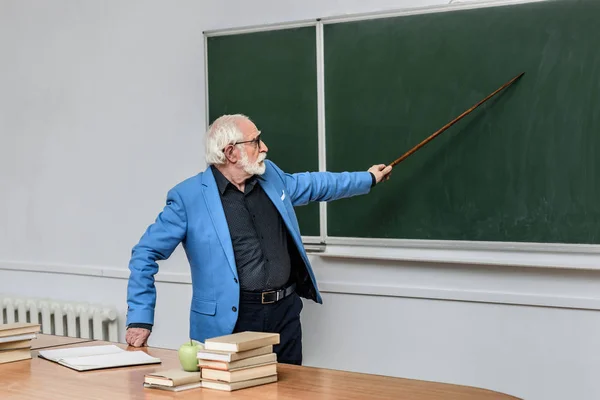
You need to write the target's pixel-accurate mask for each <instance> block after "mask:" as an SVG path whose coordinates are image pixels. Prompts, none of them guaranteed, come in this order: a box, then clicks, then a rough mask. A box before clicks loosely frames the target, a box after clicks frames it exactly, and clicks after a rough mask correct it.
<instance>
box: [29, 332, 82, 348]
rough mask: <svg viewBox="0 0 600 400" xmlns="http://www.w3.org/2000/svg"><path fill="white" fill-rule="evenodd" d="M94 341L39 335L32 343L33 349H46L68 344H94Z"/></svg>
mask: <svg viewBox="0 0 600 400" xmlns="http://www.w3.org/2000/svg"><path fill="white" fill-rule="evenodd" d="M92 341H93V339H82V338H72V337H68V336H54V335H46V334H44V333H38V334H37V338H35V339H33V340H32V341H31V349H32V350H38V349H45V348H48V347H56V346H65V345H68V344H75V343H85V342H92Z"/></svg>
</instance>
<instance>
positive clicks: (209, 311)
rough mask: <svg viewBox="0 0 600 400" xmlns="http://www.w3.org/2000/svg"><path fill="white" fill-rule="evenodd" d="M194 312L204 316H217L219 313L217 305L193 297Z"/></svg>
mask: <svg viewBox="0 0 600 400" xmlns="http://www.w3.org/2000/svg"><path fill="white" fill-rule="evenodd" d="M192 311H194V312H197V313H199V314H204V315H215V314H216V313H217V303H216V302H214V301H208V300H202V299H199V298H196V297H192Z"/></svg>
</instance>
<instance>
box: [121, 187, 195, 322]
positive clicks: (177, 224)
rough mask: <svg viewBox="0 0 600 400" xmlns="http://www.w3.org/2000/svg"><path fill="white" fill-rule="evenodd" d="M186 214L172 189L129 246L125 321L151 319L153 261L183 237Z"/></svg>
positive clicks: (165, 255) (167, 254)
mask: <svg viewBox="0 0 600 400" xmlns="http://www.w3.org/2000/svg"><path fill="white" fill-rule="evenodd" d="M186 230H187V217H186V212H185V208H184V205H183V201H182V199H181V196H180V195H179V193H177V191H176V190H175V189H171V190H170V191H169V193H168V194H167V201H166V205H165V207H164V208H163V210H162V212H161V213H160V214H159V215H158V217H157V218H156V221H155V222H154V223H153V224H152V225H150V226H149V227H148V228H147V229H146V232H145V233H144V234H143V235H142V237H141V239H140V241H139V242H138V244H136V245H135V246H134V247H133V250H132V253H131V260H130V262H129V271H130V274H129V282H128V284H127V323H126V325H129V324H130V323H144V324H153V323H154V308H155V305H156V288H155V286H154V275H155V274H156V273H157V272H158V264H157V261H160V260H166V259H167V258H169V257H170V256H171V254H172V253H173V251H174V250H175V248H176V247H177V246H178V245H179V243H181V242H182V241H183V240H184V238H185V233H186Z"/></svg>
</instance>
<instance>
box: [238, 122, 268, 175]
mask: <svg viewBox="0 0 600 400" xmlns="http://www.w3.org/2000/svg"><path fill="white" fill-rule="evenodd" d="M239 127H240V130H241V131H242V133H243V134H244V140H243V142H244V143H242V144H241V146H243V148H242V149H240V150H239V151H240V166H241V167H242V168H243V169H244V171H246V173H248V174H250V175H262V174H264V173H265V169H266V166H265V163H264V160H265V159H266V158H267V151H269V148H268V147H267V145H266V144H264V143H263V142H262V140H261V139H260V131H259V130H258V129H257V128H256V125H254V124H253V123H252V122H251V121H249V120H244V121H242V122H240V125H239Z"/></svg>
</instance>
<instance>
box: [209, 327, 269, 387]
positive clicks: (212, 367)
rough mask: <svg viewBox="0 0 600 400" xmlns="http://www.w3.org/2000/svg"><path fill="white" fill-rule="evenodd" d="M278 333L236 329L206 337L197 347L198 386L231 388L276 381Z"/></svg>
mask: <svg viewBox="0 0 600 400" xmlns="http://www.w3.org/2000/svg"><path fill="white" fill-rule="evenodd" d="M276 344H279V334H278V333H263V332H240V333H234V334H231V335H225V336H219V337H215V338H211V339H206V341H205V342H204V349H203V350H200V351H198V366H199V367H200V369H201V372H202V387H203V388H208V389H217V390H225V391H233V390H238V389H244V388H249V387H253V386H258V385H264V384H266V383H272V382H277V355H276V354H275V353H274V352H273V345H276Z"/></svg>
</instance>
